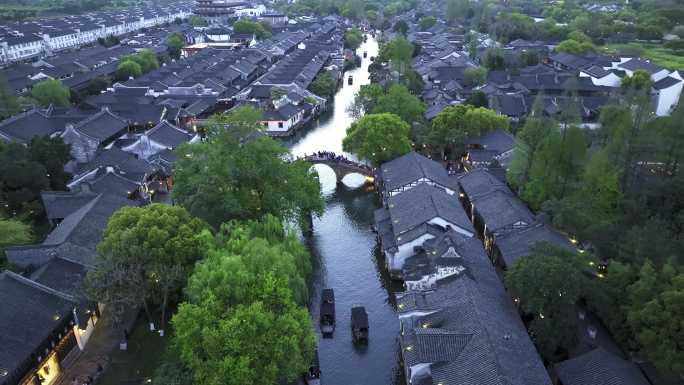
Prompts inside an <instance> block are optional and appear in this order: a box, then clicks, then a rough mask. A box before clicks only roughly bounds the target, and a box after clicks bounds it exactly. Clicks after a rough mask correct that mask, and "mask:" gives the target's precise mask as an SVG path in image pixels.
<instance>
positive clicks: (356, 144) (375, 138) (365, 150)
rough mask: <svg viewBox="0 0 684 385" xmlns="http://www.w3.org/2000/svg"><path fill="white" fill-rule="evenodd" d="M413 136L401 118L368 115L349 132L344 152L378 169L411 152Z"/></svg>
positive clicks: (387, 114)
mask: <svg viewBox="0 0 684 385" xmlns="http://www.w3.org/2000/svg"><path fill="white" fill-rule="evenodd" d="M410 133H411V127H410V126H409V125H408V124H407V123H406V122H404V121H403V120H402V119H401V118H400V117H399V116H397V115H394V114H390V113H382V114H370V115H365V116H364V117H362V118H361V119H359V120H357V121H356V122H354V123H352V125H351V126H350V127H349V128H347V136H346V137H345V138H344V141H343V142H342V148H343V149H344V151H347V152H352V153H354V154H356V155H358V156H359V157H360V158H363V159H367V160H369V161H370V162H371V163H373V165H376V166H377V165H380V164H381V163H383V162H386V161H388V160H391V159H394V158H396V157H398V156H401V155H404V154H406V153H407V152H409V151H411V140H410Z"/></svg>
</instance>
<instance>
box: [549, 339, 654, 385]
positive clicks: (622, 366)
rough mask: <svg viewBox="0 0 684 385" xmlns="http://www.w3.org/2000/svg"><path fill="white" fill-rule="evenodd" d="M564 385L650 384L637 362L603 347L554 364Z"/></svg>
mask: <svg viewBox="0 0 684 385" xmlns="http://www.w3.org/2000/svg"><path fill="white" fill-rule="evenodd" d="M554 368H555V369H556V374H558V377H559V379H560V380H561V381H562V383H563V385H649V382H648V381H647V380H646V378H645V377H644V375H643V374H642V373H641V371H640V370H639V367H637V366H636V364H634V363H632V362H629V361H625V360H623V359H622V358H620V357H618V356H616V355H614V354H612V353H609V352H607V351H605V350H603V349H601V348H597V349H594V350H592V351H590V352H588V353H585V354H583V355H581V356H578V357H575V358H572V359H569V360H567V361H563V362H561V363H559V364H556V365H555V366H554Z"/></svg>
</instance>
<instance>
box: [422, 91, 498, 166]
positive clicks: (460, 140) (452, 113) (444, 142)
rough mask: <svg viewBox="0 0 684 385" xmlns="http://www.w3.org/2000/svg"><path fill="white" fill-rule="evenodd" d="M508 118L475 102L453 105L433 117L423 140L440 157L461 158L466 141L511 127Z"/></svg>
mask: <svg viewBox="0 0 684 385" xmlns="http://www.w3.org/2000/svg"><path fill="white" fill-rule="evenodd" d="M508 127H509V120H508V117H506V116H504V115H499V114H498V113H496V112H495V111H493V110H489V109H487V108H482V107H474V106H472V105H466V104H461V105H456V106H449V107H447V108H445V109H444V110H442V111H441V112H440V113H439V114H437V116H436V117H435V118H434V119H433V120H432V124H431V125H430V126H429V127H428V128H427V130H426V132H425V133H424V134H423V138H422V140H423V142H424V143H425V144H427V145H428V146H429V147H430V149H431V151H432V152H433V153H435V154H439V156H440V158H442V159H443V158H444V157H449V156H450V157H452V158H458V157H460V155H461V154H462V152H463V151H464V150H465V148H464V140H465V139H466V138H467V137H469V136H477V135H480V134H484V133H485V132H487V131H490V130H494V129H504V130H507V129H508Z"/></svg>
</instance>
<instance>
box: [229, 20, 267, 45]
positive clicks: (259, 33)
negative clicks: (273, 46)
mask: <svg viewBox="0 0 684 385" xmlns="http://www.w3.org/2000/svg"><path fill="white" fill-rule="evenodd" d="M233 31H235V32H236V33H249V34H253V35H254V36H255V37H256V38H257V39H258V40H263V39H268V38H270V37H271V32H270V31H268V29H266V28H264V26H263V25H262V24H261V23H259V22H256V21H251V20H247V19H240V20H238V21H236V22H235V24H233Z"/></svg>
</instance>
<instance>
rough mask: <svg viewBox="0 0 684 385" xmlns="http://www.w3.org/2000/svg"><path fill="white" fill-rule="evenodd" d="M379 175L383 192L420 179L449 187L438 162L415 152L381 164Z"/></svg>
mask: <svg viewBox="0 0 684 385" xmlns="http://www.w3.org/2000/svg"><path fill="white" fill-rule="evenodd" d="M380 175H381V178H382V184H383V187H384V189H385V191H391V190H395V189H397V188H400V187H402V186H406V185H407V184H409V183H412V182H415V181H417V180H419V179H421V178H426V179H429V180H431V181H433V182H435V183H437V184H439V185H442V186H445V187H449V186H451V181H450V180H449V175H448V173H447V171H446V169H445V168H444V167H443V166H442V165H441V164H439V163H438V162H435V161H434V160H431V159H428V158H426V157H424V156H423V155H420V154H418V153H417V152H410V153H408V154H406V155H403V156H400V157H399V158H396V159H393V160H391V161H389V162H385V163H383V164H382V166H381V167H380Z"/></svg>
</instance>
